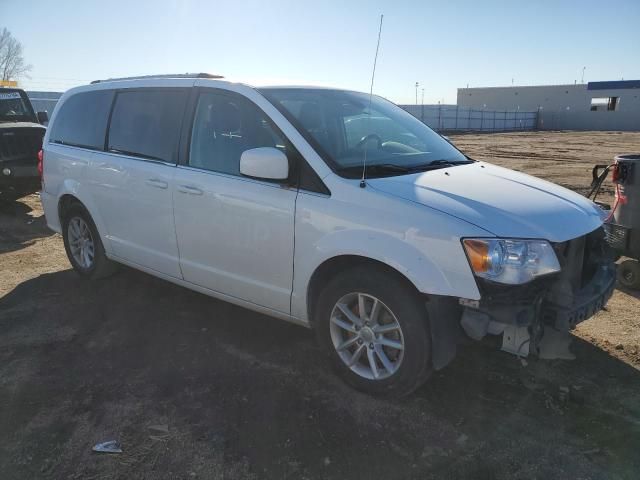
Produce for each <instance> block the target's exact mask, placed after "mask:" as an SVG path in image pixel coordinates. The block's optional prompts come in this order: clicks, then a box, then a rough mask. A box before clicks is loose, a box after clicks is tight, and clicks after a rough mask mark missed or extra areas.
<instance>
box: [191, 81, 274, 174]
mask: <svg viewBox="0 0 640 480" xmlns="http://www.w3.org/2000/svg"><path fill="white" fill-rule="evenodd" d="M285 145H286V143H285V140H284V138H283V137H282V135H281V134H280V133H279V132H278V131H276V129H275V128H274V127H273V126H272V124H271V123H270V122H269V120H268V119H267V118H266V116H265V115H264V113H262V111H261V110H260V109H259V108H258V107H256V106H255V105H253V104H252V103H251V102H249V101H248V100H246V99H245V98H243V97H241V96H239V95H235V94H227V93H210V92H207V93H201V94H200V96H199V98H198V104H197V106H196V112H195V118H194V123H193V130H192V134H191V144H190V150H189V165H190V166H192V167H196V168H202V169H204V170H211V171H214V172H220V173H226V174H229V175H237V176H240V157H241V156H242V153H243V152H244V151H245V150H249V149H252V148H258V147H274V148H278V149H279V150H282V151H283V152H284V151H285V149H286V147H285ZM285 153H286V152H285Z"/></svg>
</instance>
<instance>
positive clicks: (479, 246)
mask: <svg viewBox="0 0 640 480" xmlns="http://www.w3.org/2000/svg"><path fill="white" fill-rule="evenodd" d="M464 248H465V250H466V251H467V255H468V256H469V263H470V264H471V268H472V269H473V271H474V272H475V273H482V272H486V271H487V270H489V244H488V243H487V242H484V241H482V240H465V241H464Z"/></svg>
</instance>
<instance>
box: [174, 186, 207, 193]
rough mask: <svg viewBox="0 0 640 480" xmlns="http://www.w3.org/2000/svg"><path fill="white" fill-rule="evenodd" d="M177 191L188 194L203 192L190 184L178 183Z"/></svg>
mask: <svg viewBox="0 0 640 480" xmlns="http://www.w3.org/2000/svg"><path fill="white" fill-rule="evenodd" d="M178 191H179V192H182V193H187V194H189V195H202V194H203V193H204V192H203V191H202V190H200V189H199V188H197V187H192V186H191V185H180V186H178Z"/></svg>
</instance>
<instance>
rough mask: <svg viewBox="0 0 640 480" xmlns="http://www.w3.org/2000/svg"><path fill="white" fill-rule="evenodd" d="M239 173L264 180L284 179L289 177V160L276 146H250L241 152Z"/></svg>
mask: <svg viewBox="0 0 640 480" xmlns="http://www.w3.org/2000/svg"><path fill="white" fill-rule="evenodd" d="M240 173H241V174H242V175H246V176H247V177H252V178H261V179H264V180H286V179H287V178H289V160H288V159H287V156H286V155H285V154H284V153H282V152H281V151H280V150H278V149H277V148H273V147H260V148H252V149H250V150H245V151H244V152H242V156H241V157H240Z"/></svg>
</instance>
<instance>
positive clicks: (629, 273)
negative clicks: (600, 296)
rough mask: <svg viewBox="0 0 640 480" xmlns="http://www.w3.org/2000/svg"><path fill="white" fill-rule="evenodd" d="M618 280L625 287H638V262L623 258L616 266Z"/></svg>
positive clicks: (639, 271)
mask: <svg viewBox="0 0 640 480" xmlns="http://www.w3.org/2000/svg"><path fill="white" fill-rule="evenodd" d="M618 281H619V282H620V284H621V285H623V286H625V287H627V288H635V289H640V263H639V262H638V261H636V260H625V261H624V262H622V263H621V264H620V266H619V267H618Z"/></svg>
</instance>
